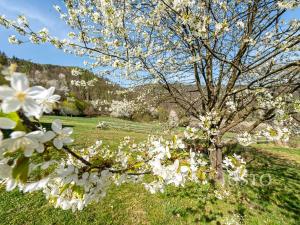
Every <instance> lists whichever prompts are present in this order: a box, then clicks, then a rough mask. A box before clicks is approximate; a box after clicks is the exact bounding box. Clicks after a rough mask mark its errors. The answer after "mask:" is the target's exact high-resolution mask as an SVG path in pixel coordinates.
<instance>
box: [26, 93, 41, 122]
mask: <svg viewBox="0 0 300 225" xmlns="http://www.w3.org/2000/svg"><path fill="white" fill-rule="evenodd" d="M23 109H24V112H25V113H26V115H28V116H35V117H37V118H39V117H40V116H41V114H42V109H41V107H40V106H39V104H38V103H37V102H36V101H35V100H33V99H32V98H26V99H25V102H24V104H23Z"/></svg>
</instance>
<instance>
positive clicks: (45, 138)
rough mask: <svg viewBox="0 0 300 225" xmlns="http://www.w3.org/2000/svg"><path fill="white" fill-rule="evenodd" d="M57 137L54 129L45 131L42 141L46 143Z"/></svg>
mask: <svg viewBox="0 0 300 225" xmlns="http://www.w3.org/2000/svg"><path fill="white" fill-rule="evenodd" d="M54 137H55V133H54V132H53V131H47V132H45V133H44V135H43V137H42V138H41V139H40V142H42V143H46V142H48V141H50V140H52V139H53V138H54Z"/></svg>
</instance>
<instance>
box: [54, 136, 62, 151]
mask: <svg viewBox="0 0 300 225" xmlns="http://www.w3.org/2000/svg"><path fill="white" fill-rule="evenodd" d="M53 145H54V146H55V148H57V149H62V147H63V142H62V141H61V140H60V139H59V138H55V139H54V140H53Z"/></svg>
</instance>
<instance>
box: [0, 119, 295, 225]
mask: <svg viewBox="0 0 300 225" xmlns="http://www.w3.org/2000/svg"><path fill="white" fill-rule="evenodd" d="M54 118H56V117H45V119H44V121H43V122H45V123H46V124H47V123H48V125H50V124H49V123H50V122H51V121H52V120H53V119H54ZM59 118H60V119H62V121H63V123H64V124H65V125H69V126H74V137H75V140H76V143H75V144H74V146H75V145H76V146H84V145H86V144H88V143H92V142H94V141H95V140H97V139H102V140H104V142H105V143H107V144H110V145H111V146H112V147H114V146H117V143H118V142H119V140H121V139H122V138H123V137H125V136H132V137H134V138H135V139H136V140H137V141H141V140H144V139H146V138H147V136H148V135H149V134H150V133H152V132H153V131H154V132H157V133H158V132H161V131H162V127H161V126H160V125H158V124H156V123H136V122H130V121H124V120H120V119H112V118H109V117H99V118H75V117H73V118H72V117H59ZM98 121H107V123H109V124H110V128H109V129H107V130H100V129H96V125H97V123H98ZM235 151H238V152H240V153H241V154H243V155H244V157H245V158H246V160H247V161H248V162H249V163H248V169H249V177H250V178H251V179H249V181H250V182H249V183H248V184H244V185H243V186H241V187H237V188H235V189H234V190H231V193H232V194H231V195H230V196H229V197H228V198H225V199H223V200H219V199H215V198H212V197H209V196H207V195H206V194H205V193H207V192H208V191H209V190H210V189H211V188H212V187H210V186H208V185H201V186H197V185H195V184H191V185H187V186H186V187H184V188H180V189H176V188H172V187H170V188H168V189H167V190H166V192H165V193H163V194H156V195H151V194H149V193H148V192H146V191H145V190H144V188H143V186H142V185H137V184H126V185H122V186H121V187H113V188H111V189H110V190H109V192H108V194H107V196H106V197H105V198H104V199H103V200H102V201H100V202H99V203H97V204H93V205H90V206H88V207H87V208H85V209H84V210H83V211H81V212H76V213H72V212H71V211H63V210H61V209H55V208H53V206H51V205H50V204H49V203H48V202H47V200H45V199H44V196H43V194H42V193H34V194H26V195H24V194H22V193H20V192H18V191H13V192H9V193H8V192H5V191H4V190H3V188H2V190H1V191H0V224H3V225H9V224H14V225H16V224H18V225H25V224H26V225H27V224H28V225H29V224H36V225H49V224H53V225H54V224H56V225H63V224H71V225H75V224H87V225H102V224H103V225H106V224H113V225H117V224H118V225H137V224H153V225H163V224H165V225H167V224H172V225H173V224H178V225H179V224H188V225H189V224H225V223H224V222H225V221H230V220H234V219H235V220H237V219H236V218H237V216H242V218H243V219H242V221H241V222H242V223H243V224H246V225H265V224H267V225H284V224H294V225H298V224H299V221H300V217H299V212H300V193H299V190H300V172H299V171H300V170H299V169H300V161H299V160H298V158H297V156H298V157H299V151H300V149H292V150H289V149H285V148H282V149H281V148H278V149H277V148H276V149H274V146H268V145H265V146H264V145H258V146H255V148H253V147H249V148H246V149H243V150H241V149H240V148H237V149H236V150H235ZM241 151H242V152H241ZM281 154H284V155H285V156H286V158H283V157H281V156H282V155H281ZM290 159H296V160H290ZM254 177H255V179H254ZM269 177H270V179H271V180H270V184H269V185H264V184H266V183H267V182H268V180H269ZM260 179H261V181H262V183H263V184H260Z"/></svg>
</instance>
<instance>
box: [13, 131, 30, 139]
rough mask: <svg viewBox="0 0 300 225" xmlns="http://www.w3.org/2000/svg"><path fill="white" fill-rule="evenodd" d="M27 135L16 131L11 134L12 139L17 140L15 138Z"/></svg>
mask: <svg viewBox="0 0 300 225" xmlns="http://www.w3.org/2000/svg"><path fill="white" fill-rule="evenodd" d="M25 134H26V133H25V132H24V131H14V132H12V133H11V134H10V137H11V138H12V139H15V138H19V137H23V136H25Z"/></svg>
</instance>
